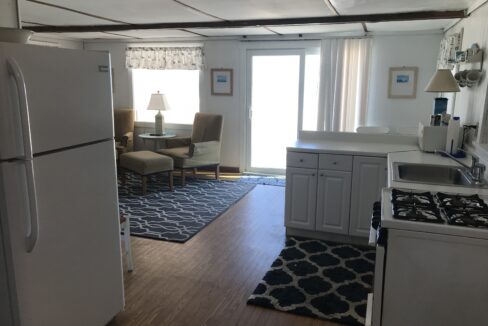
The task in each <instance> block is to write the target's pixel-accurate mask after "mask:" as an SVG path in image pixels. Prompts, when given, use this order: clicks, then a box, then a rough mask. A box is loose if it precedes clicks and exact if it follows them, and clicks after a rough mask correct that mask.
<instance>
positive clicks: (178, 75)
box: [132, 69, 200, 124]
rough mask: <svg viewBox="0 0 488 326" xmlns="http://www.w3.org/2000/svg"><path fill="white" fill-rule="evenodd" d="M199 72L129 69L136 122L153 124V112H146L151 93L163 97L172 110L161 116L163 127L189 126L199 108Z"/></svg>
mask: <svg viewBox="0 0 488 326" xmlns="http://www.w3.org/2000/svg"><path fill="white" fill-rule="evenodd" d="M199 81H200V71H199V70H152V69H132V87H133V94H134V95H133V96H134V109H135V110H136V120H137V121H148V122H153V121H154V115H155V114H156V112H155V111H150V110H147V105H148V103H149V99H150V97H151V94H152V93H156V92H157V91H159V92H161V93H163V94H165V95H166V98H167V100H168V103H169V105H170V107H171V109H170V110H169V111H164V112H161V113H162V114H163V115H164V122H165V123H176V124H192V123H193V118H194V116H195V113H196V112H198V111H199V108H200V89H199V85H200V83H199Z"/></svg>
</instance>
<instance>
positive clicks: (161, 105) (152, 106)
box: [147, 91, 169, 111]
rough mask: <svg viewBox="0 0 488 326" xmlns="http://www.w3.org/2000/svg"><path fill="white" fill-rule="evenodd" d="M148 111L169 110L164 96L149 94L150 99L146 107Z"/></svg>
mask: <svg viewBox="0 0 488 326" xmlns="http://www.w3.org/2000/svg"><path fill="white" fill-rule="evenodd" d="M147 109H148V110H160V111H167V110H169V104H168V100H167V99H166V96H165V95H164V94H161V93H159V91H158V92H157V93H156V94H151V99H150V100H149V104H148V105H147Z"/></svg>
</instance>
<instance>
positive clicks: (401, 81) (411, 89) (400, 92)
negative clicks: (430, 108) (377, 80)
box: [388, 67, 419, 98]
mask: <svg viewBox="0 0 488 326" xmlns="http://www.w3.org/2000/svg"><path fill="white" fill-rule="evenodd" d="M418 71H419V68H418V67H392V68H390V77H389V81H388V98H415V97H416V96H417V75H418Z"/></svg>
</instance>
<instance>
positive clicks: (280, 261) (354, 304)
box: [247, 237, 375, 325]
mask: <svg viewBox="0 0 488 326" xmlns="http://www.w3.org/2000/svg"><path fill="white" fill-rule="evenodd" d="M374 259H375V251H374V249H373V248H370V247H363V246H356V245H349V244H340V243H334V242H328V241H327V242H326V241H320V240H308V239H302V238H294V237H290V238H288V239H287V241H286V246H285V248H284V249H283V250H282V251H281V253H280V255H279V257H278V258H277V259H276V260H275V261H274V263H273V264H272V265H271V269H270V270H269V271H268V272H267V273H266V275H265V276H264V278H263V280H262V281H261V282H260V283H259V285H258V286H257V287H256V289H255V290H254V292H253V294H252V295H251V296H250V298H249V299H248V301H247V303H248V304H253V305H258V306H263V307H267V308H272V309H277V310H281V311H286V312H289V313H294V314H298V315H304V316H310V317H315V318H321V319H326V320H330V321H334V322H337V323H342V324H348V325H364V321H365V316H366V305H367V295H368V293H369V292H371V287H372V283H373V273H374Z"/></svg>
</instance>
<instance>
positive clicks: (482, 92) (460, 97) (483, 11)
mask: <svg viewBox="0 0 488 326" xmlns="http://www.w3.org/2000/svg"><path fill="white" fill-rule="evenodd" d="M487 17H488V4H485V5H483V6H482V7H481V8H479V9H478V10H476V11H475V12H473V13H472V14H471V15H470V17H468V18H465V19H463V20H462V21H461V22H460V23H458V24H457V25H456V26H454V28H452V29H451V30H449V31H448V32H447V35H451V34H453V33H459V32H460V31H461V29H462V28H464V33H463V43H462V45H463V47H462V49H463V50H466V49H467V48H468V47H470V46H471V45H472V44H473V43H478V45H479V46H480V48H481V49H483V50H484V51H485V53H484V59H485V61H486V60H487V59H488V56H487V55H486V51H488V20H487ZM483 66H484V67H486V64H484V65H483ZM477 67H478V65H475V66H470V65H469V64H468V65H462V66H460V70H464V69H471V68H477ZM484 70H485V71H486V68H484ZM487 92H488V80H487V78H486V73H483V76H482V80H481V82H480V84H479V85H478V86H475V87H472V88H467V87H464V88H462V89H461V92H459V93H456V96H455V101H454V103H455V104H454V114H455V115H459V116H460V117H461V122H462V123H463V124H476V123H481V124H482V127H481V131H482V132H478V139H477V140H478V142H480V143H488V136H487V134H488V123H487V122H488V121H487V120H488V116H487V110H488V103H487V100H488V99H487V96H486V95H487Z"/></svg>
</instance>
